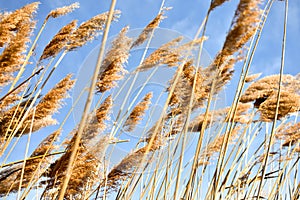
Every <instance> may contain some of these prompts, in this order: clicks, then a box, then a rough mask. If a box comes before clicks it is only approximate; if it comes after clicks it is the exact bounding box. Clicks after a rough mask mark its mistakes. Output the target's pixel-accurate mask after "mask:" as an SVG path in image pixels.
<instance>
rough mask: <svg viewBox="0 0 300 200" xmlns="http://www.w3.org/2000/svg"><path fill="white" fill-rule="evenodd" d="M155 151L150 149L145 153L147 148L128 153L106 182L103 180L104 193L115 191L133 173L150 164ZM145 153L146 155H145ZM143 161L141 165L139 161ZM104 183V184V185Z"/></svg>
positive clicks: (109, 174) (112, 170)
mask: <svg viewBox="0 0 300 200" xmlns="http://www.w3.org/2000/svg"><path fill="white" fill-rule="evenodd" d="M154 151H155V149H150V151H149V152H148V153H147V146H145V147H142V148H140V149H137V150H135V151H133V152H131V153H129V154H128V155H127V156H126V157H125V158H123V159H122V160H121V162H120V163H119V164H117V165H116V166H114V167H113V168H112V169H111V171H110V172H109V173H108V175H107V180H103V182H102V184H101V185H102V187H104V186H105V185H106V187H107V188H106V192H107V193H110V192H113V191H116V190H117V189H118V187H119V186H120V185H121V184H122V182H123V181H126V180H128V178H130V177H131V176H132V175H133V173H135V172H137V171H138V170H139V169H142V168H143V166H145V165H146V164H147V163H149V162H151V155H152V154H153V152H154ZM146 153H147V154H146ZM143 159H144V160H145V162H144V163H141V160H143ZM105 181H106V183H105Z"/></svg>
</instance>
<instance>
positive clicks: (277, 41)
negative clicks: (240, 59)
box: [0, 0, 300, 161]
mask: <svg viewBox="0 0 300 200" xmlns="http://www.w3.org/2000/svg"><path fill="white" fill-rule="evenodd" d="M31 2H33V1H28V0H20V1H16V0H15V1H5V0H1V1H0V9H1V10H2V11H12V10H15V9H18V8H20V7H22V6H23V5H25V4H28V3H31ZM74 2H76V1H70V0H64V1H63V0H51V1H41V4H40V7H39V10H38V13H37V15H36V19H37V20H38V23H37V28H39V27H40V26H41V24H42V22H43V20H44V18H45V17H46V16H47V14H48V13H49V12H50V11H51V10H53V9H55V8H57V7H61V6H65V5H69V4H71V3H74ZM79 3H80V8H79V9H77V10H75V11H74V12H73V13H71V14H68V15H67V16H63V17H60V18H58V19H51V20H50V21H49V22H48V24H47V26H46V28H45V30H44V32H43V34H42V36H41V38H40V40H39V42H38V47H37V56H39V55H40V53H41V51H42V50H43V48H44V47H45V45H46V44H47V43H48V41H49V40H51V38H52V37H53V36H54V35H55V34H56V33H57V31H58V30H59V29H60V28H61V27H63V26H64V25H66V24H67V23H69V22H70V21H71V20H73V19H78V23H79V24H80V23H81V22H83V21H85V20H88V19H89V18H91V17H93V16H94V15H97V14H99V13H102V12H105V11H107V10H108V9H109V4H110V1H107V0H106V1H99V0H98V1H96V0H85V1H79ZM160 4H161V1H154V0H126V1H118V2H117V5H116V8H117V9H119V10H121V11H122V15H121V17H120V19H119V22H117V23H113V25H112V26H111V30H110V36H113V35H116V34H117V33H118V32H119V31H120V30H121V28H123V27H124V26H125V25H129V26H130V28H131V29H137V28H143V27H144V26H145V25H147V24H148V22H149V21H151V20H152V19H153V18H154V17H155V16H156V14H157V13H158V10H159V7H160ZM237 4H238V1H237V0H230V1H229V2H226V3H224V5H223V6H221V7H218V8H216V9H215V10H214V11H213V12H212V13H211V16H210V18H209V21H208V27H207V33H206V35H207V36H208V40H207V41H206V42H205V43H204V48H205V49H206V50H207V52H208V54H209V55H210V56H211V57H214V55H215V54H216V53H217V52H218V50H220V48H221V47H222V44H223V42H224V39H225V36H226V33H227V32H228V29H229V25H230V22H231V19H232V17H233V14H234V10H235V8H236V6H237ZM165 6H170V7H173V9H172V10H170V11H167V12H166V15H167V17H168V18H167V19H165V20H163V22H162V23H161V24H160V27H161V28H165V29H170V30H172V31H176V32H179V33H180V34H182V35H184V36H185V37H187V38H193V37H194V35H195V33H196V31H197V29H198V27H199V25H200V24H201V22H202V20H203V18H204V16H205V15H206V11H207V9H208V7H209V1H203V0H185V1H182V0H166V4H165ZM283 17H284V2H282V1H275V2H274V4H273V7H272V9H271V12H270V15H269V18H268V19H267V23H266V26H265V28H264V31H263V34H262V37H261V42H260V44H259V46H258V49H257V51H256V54H255V57H254V60H253V64H252V66H251V69H250V73H259V72H262V73H263V75H262V76H266V75H270V74H275V73H278V72H279V68H280V56H281V41H282V33H283V31H282V28H283ZM287 30H288V31H287V46H286V62H285V69H284V72H285V73H289V74H292V75H295V74H297V73H299V72H300V70H299V69H300V68H299V64H298V63H299V56H300V55H299V49H300V42H299V36H300V1H290V2H289V16H288V29H287ZM100 42H101V38H100V37H99V38H98V39H97V40H95V41H93V42H92V43H89V44H88V45H86V46H84V47H82V48H80V49H78V50H76V51H74V52H71V53H69V54H68V55H67V56H66V57H65V59H64V60H63V62H62V63H61V65H60V67H59V68H58V70H57V71H56V73H55V75H54V76H53V77H52V78H51V83H53V84H54V83H55V82H57V81H58V80H60V79H61V78H63V77H64V76H65V75H66V74H67V73H74V76H77V73H78V71H79V69H80V67H81V66H82V64H83V63H84V60H85V59H86V58H87V57H88V56H89V54H90V52H91V51H92V50H93V49H94V48H95V47H97V46H98V45H99V44H100ZM32 61H33V62H34V60H32ZM239 67H241V64H238V65H237V66H236V71H237V72H239ZM237 76H238V75H237ZM234 83H235V81H233V83H230V84H229V85H228V86H227V88H228V91H230V90H232V89H233V90H234V89H235V84H234ZM53 84H48V86H47V87H46V88H45V89H46V90H47V88H50V87H52V85H53ZM46 90H45V91H46ZM231 95H233V94H231V93H230V92H229V93H228V94H227V96H231ZM71 96H72V94H71ZM71 103H72V101H71V99H68V100H66V104H67V105H69V104H71ZM228 103H230V102H228ZM66 112H67V109H62V110H60V114H57V115H55V116H56V118H57V119H63V117H61V116H64V114H66ZM74 126H75V123H74V120H73V119H70V120H69V121H68V124H67V125H66V126H65V127H64V134H67V133H68V132H69V131H70V130H71V129H72V128H73V127H74ZM55 128H56V127H50V128H47V129H44V130H42V131H39V133H38V134H39V135H36V134H34V135H33V141H32V145H31V149H34V147H35V146H36V145H37V144H38V143H39V141H40V139H41V138H43V137H45V136H46V135H47V134H49V133H50V132H51V131H53V130H55ZM25 143H26V139H22V140H21V142H20V145H18V146H19V147H17V148H16V152H20V151H21V152H22V151H23V150H24V147H25ZM22 158H23V154H20V153H14V154H13V156H12V157H10V158H9V161H12V160H16V159H22Z"/></svg>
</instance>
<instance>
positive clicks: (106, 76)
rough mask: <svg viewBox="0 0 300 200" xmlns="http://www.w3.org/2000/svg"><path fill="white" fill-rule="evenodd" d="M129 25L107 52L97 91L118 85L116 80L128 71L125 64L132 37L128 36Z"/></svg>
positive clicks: (103, 90)
mask: <svg viewBox="0 0 300 200" xmlns="http://www.w3.org/2000/svg"><path fill="white" fill-rule="evenodd" d="M127 31H128V27H125V28H123V29H122V30H121V32H120V33H119V35H118V37H117V38H116V39H115V40H114V41H113V42H112V46H111V48H110V50H109V51H108V52H107V54H106V56H105V58H104V60H103V62H102V65H101V68H100V73H99V76H98V80H97V83H96V86H97V88H96V91H97V92H101V93H103V92H105V91H107V90H109V89H111V88H113V87H115V86H116V85H117V83H116V81H118V80H120V79H122V78H123V77H124V74H125V73H127V71H126V70H125V69H124V67H123V65H124V63H126V62H127V60H128V57H129V51H130V44H131V41H132V39H131V38H129V37H127V36H126V33H127Z"/></svg>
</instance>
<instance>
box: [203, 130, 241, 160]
mask: <svg viewBox="0 0 300 200" xmlns="http://www.w3.org/2000/svg"><path fill="white" fill-rule="evenodd" d="M241 129H242V127H241V126H235V127H234V128H233V130H232V131H231V134H230V138H229V142H230V143H233V142H234V140H235V139H236V138H237V137H238V135H239V133H240V130H241ZM224 136H225V134H222V135H218V136H217V137H216V138H215V139H214V140H213V141H211V142H210V143H209V144H208V145H207V147H206V148H205V150H204V151H203V152H202V153H201V155H200V158H199V161H200V162H199V163H200V164H201V163H204V164H209V162H208V161H209V159H210V157H212V156H213V155H214V154H215V153H219V152H220V150H221V148H222V144H223V142H224Z"/></svg>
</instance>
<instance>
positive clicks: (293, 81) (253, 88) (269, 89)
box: [240, 74, 300, 108]
mask: <svg viewBox="0 0 300 200" xmlns="http://www.w3.org/2000/svg"><path fill="white" fill-rule="evenodd" d="M278 84H279V75H270V76H266V77H264V78H262V79H260V80H258V81H256V82H254V83H252V84H251V85H250V86H249V87H248V88H247V89H246V91H245V92H244V94H243V95H242V96H241V99H240V102H242V103H247V102H252V101H255V102H254V106H255V107H257V108H258V107H259V106H260V104H261V103H263V102H264V101H265V100H266V99H267V98H268V97H269V96H270V95H271V94H273V93H274V92H275V91H278V87H279V86H278ZM281 84H282V90H284V91H287V92H290V93H295V94H297V92H298V88H299V86H300V81H299V80H297V78H296V77H294V76H292V75H287V74H284V75H283V76H282V83H281Z"/></svg>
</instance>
